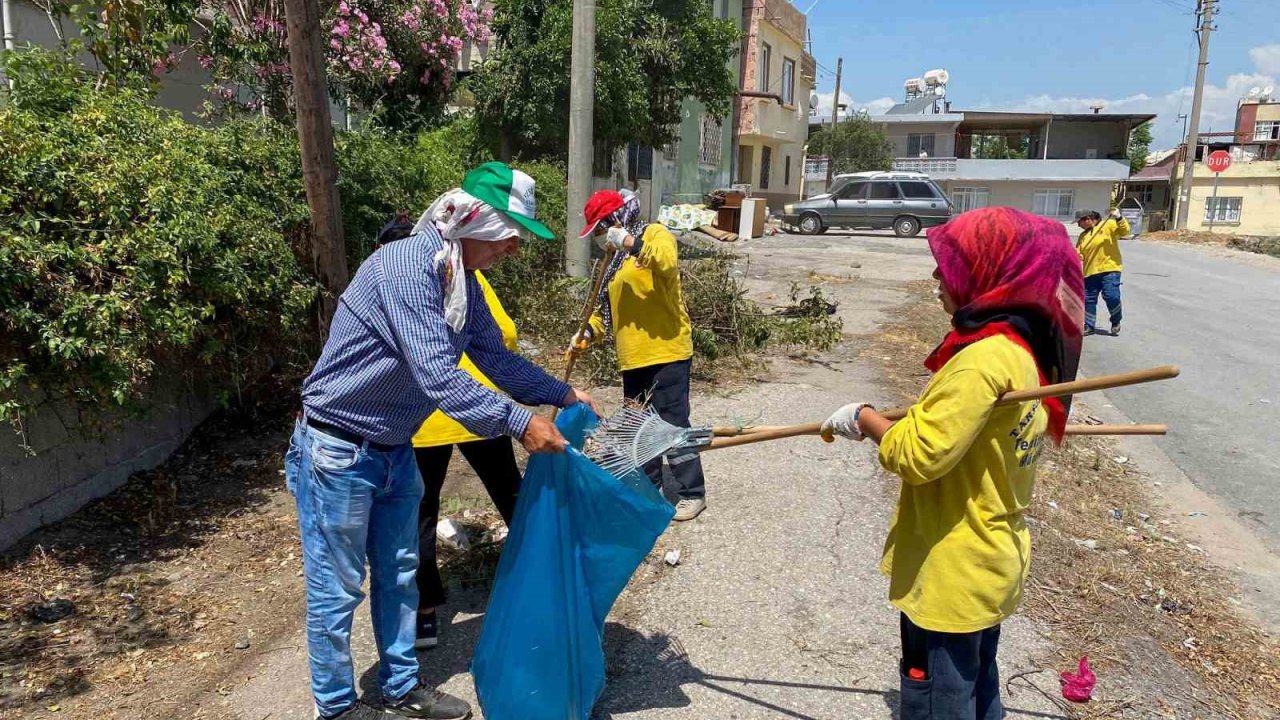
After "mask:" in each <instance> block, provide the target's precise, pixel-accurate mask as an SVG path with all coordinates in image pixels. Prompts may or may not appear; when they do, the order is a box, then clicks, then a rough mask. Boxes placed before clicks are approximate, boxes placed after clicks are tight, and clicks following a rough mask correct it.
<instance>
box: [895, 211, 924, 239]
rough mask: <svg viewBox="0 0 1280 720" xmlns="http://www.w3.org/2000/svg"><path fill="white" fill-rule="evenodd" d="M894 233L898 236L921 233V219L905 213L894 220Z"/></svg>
mask: <svg viewBox="0 0 1280 720" xmlns="http://www.w3.org/2000/svg"><path fill="white" fill-rule="evenodd" d="M893 234H894V235H897V236H898V237H913V236H915V235H919V234H920V221H919V220H917V219H915V218H913V217H911V216H910V215H903V216H902V217H900V218H898V219H897V220H894V221H893Z"/></svg>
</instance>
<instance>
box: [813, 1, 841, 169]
mask: <svg viewBox="0 0 1280 720" xmlns="http://www.w3.org/2000/svg"><path fill="white" fill-rule="evenodd" d="M814 4H815V5H816V4H817V3H814ZM843 71H844V58H836V94H835V95H832V96H831V135H830V137H831V138H832V139H834V138H835V131H836V123H838V122H840V118H839V115H840V74H841V73H842V72H843ZM831 150H832V141H831V140H828V141H827V186H826V188H824V191H825V192H831V177H832V175H834V174H835V165H836V159H835V157H833V156H832V154H831Z"/></svg>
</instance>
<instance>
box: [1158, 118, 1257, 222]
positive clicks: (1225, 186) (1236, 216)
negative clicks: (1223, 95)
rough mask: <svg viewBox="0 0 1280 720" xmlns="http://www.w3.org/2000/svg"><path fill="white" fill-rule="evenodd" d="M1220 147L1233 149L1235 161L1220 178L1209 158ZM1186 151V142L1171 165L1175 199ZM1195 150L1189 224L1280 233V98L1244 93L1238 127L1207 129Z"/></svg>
mask: <svg viewBox="0 0 1280 720" xmlns="http://www.w3.org/2000/svg"><path fill="white" fill-rule="evenodd" d="M1215 150H1226V151H1227V152H1229V153H1231V167H1229V168H1227V169H1226V171H1224V172H1223V173H1221V174H1220V175H1219V176H1218V177H1217V178H1215V177H1214V173H1213V172H1211V171H1210V170H1209V168H1208V167H1206V166H1205V164H1204V162H1203V161H1204V158H1205V157H1207V156H1208V154H1209V153H1211V152H1213V151H1215ZM1184 152H1185V150H1184V149H1182V148H1180V151H1179V153H1177V157H1178V162H1176V163H1173V164H1172V167H1171V168H1170V170H1171V171H1172V172H1171V173H1170V181H1171V184H1172V196H1173V199H1174V202H1175V203H1176V202H1177V199H1178V197H1179V196H1180V195H1179V188H1180V186H1181V184H1182V177H1183V174H1182V169H1183V167H1182V158H1185V157H1186V156H1185V154H1184ZM1195 154H1196V155H1195V157H1196V162H1195V163H1193V164H1192V175H1191V202H1190V211H1189V212H1188V213H1187V228H1186V229H1188V230H1197V231H1199V230H1210V229H1220V230H1222V231H1224V232H1233V233H1240V234H1243V235H1280V99H1277V98H1273V97H1270V96H1268V95H1261V94H1252V95H1251V96H1249V97H1246V98H1243V99H1241V100H1240V102H1239V104H1238V105H1237V107H1236V123H1235V130H1234V131H1230V132H1221V133H1201V134H1200V137H1199V139H1198V142H1197V144H1196V149H1195ZM1215 182H1216V185H1217V193H1216V197H1215V193H1214V187H1215ZM1175 209H1176V205H1175Z"/></svg>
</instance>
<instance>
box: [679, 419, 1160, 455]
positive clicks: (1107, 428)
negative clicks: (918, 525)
mask: <svg viewBox="0 0 1280 720" xmlns="http://www.w3.org/2000/svg"><path fill="white" fill-rule="evenodd" d="M721 431H724V432H721ZM1168 433H1169V426H1168V425H1160V424H1150V425H1068V426H1067V434H1068V435H1167V434H1168ZM713 434H714V435H715V439H713V440H712V441H711V442H710V443H709V444H708V445H707V446H706V447H704V448H702V450H703V451H704V452H705V451H707V450H719V449H720V448H727V447H737V446H739V445H750V444H752V443H758V442H766V441H768V440H781V439H783V438H789V437H799V436H802V435H821V434H822V423H804V424H802V425H761V426H757V427H754V428H744V429H743V430H741V431H738V430H737V429H736V428H713Z"/></svg>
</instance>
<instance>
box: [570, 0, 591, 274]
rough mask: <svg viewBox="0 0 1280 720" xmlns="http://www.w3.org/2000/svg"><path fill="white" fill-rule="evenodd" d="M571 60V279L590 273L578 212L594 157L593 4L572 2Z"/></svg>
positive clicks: (584, 200) (588, 248)
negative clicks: (581, 236) (579, 237)
mask: <svg viewBox="0 0 1280 720" xmlns="http://www.w3.org/2000/svg"><path fill="white" fill-rule="evenodd" d="M572 51H573V56H572V59H571V61H570V63H569V65H570V67H569V73H570V74H569V194H568V199H567V202H568V208H566V212H565V214H564V216H565V226H566V227H565V230H566V236H565V239H564V271H565V272H566V273H568V274H569V275H570V276H571V277H586V276H587V275H589V274H590V273H591V238H587V239H585V240H579V239H578V236H579V235H580V234H582V231H583V230H584V229H585V228H586V218H585V217H583V215H582V208H583V207H584V206H585V205H586V204H587V198H588V197H590V196H591V165H592V163H591V160H592V158H593V157H595V142H594V138H595V135H594V123H595V102H596V0H573V45H572Z"/></svg>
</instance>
